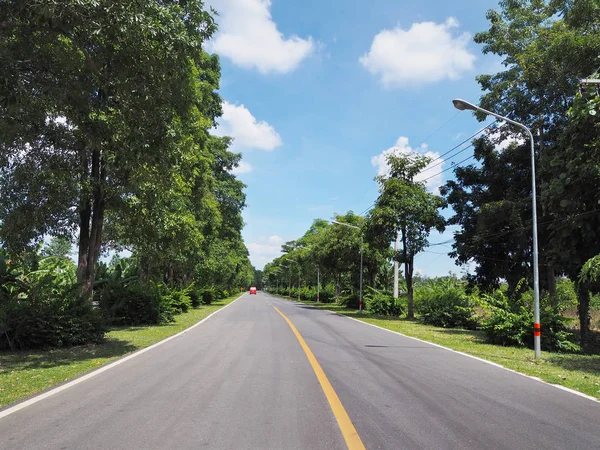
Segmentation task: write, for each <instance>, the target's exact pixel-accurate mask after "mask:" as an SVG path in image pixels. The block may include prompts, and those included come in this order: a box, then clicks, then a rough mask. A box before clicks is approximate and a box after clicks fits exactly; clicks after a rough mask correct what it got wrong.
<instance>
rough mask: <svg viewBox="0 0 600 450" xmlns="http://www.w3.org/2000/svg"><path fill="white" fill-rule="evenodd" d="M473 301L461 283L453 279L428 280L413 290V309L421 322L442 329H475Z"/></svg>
mask: <svg viewBox="0 0 600 450" xmlns="http://www.w3.org/2000/svg"><path fill="white" fill-rule="evenodd" d="M474 306H475V301H474V300H473V298H472V297H471V296H469V295H467V294H466V292H465V287H464V285H463V283H461V282H460V281H458V280H456V279H454V278H447V279H436V280H429V281H428V282H427V283H426V284H424V285H422V286H419V287H418V288H417V289H416V290H415V307H416V310H417V312H418V313H419V314H420V315H421V319H422V320H423V322H425V323H427V324H430V325H435V326H438V327H443V328H469V329H472V328H475V327H476V325H477V320H476V319H475V317H474V316H475V308H474Z"/></svg>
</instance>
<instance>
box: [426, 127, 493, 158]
mask: <svg viewBox="0 0 600 450" xmlns="http://www.w3.org/2000/svg"><path fill="white" fill-rule="evenodd" d="M496 122H498V120H494V121H493V122H492V123H490V124H489V125H487V126H485V127H483V128H481V129H480V130H479V131H477V132H475V133H473V134H472V135H471V136H469V137H468V138H466V139H465V140H464V141H462V142H461V143H460V144H458V145H456V146H454V147H452V148H451V149H450V150H448V151H447V152H446V153H442V154H441V155H440V156H438V157H437V158H435V159H433V160H431V161H430V162H429V164H431V163H434V162H436V161H437V160H439V159H441V158H443V157H444V156H446V155H447V154H448V153H451V152H453V151H454V150H456V149H457V148H458V147H460V146H461V145H463V144H464V143H466V142H469V141H470V140H471V139H473V138H474V137H475V136H477V135H478V134H480V133H482V132H483V131H485V130H487V129H488V128H490V127H491V126H492V125H494V124H495V123H496ZM467 148H468V147H467ZM427 168H429V165H428V166H427V167H425V169H427ZM425 169H424V170H425Z"/></svg>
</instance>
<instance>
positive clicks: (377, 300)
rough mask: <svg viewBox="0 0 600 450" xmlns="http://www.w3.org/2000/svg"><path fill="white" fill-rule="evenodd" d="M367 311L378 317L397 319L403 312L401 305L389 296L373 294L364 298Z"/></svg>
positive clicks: (380, 293)
mask: <svg viewBox="0 0 600 450" xmlns="http://www.w3.org/2000/svg"><path fill="white" fill-rule="evenodd" d="M366 307H367V310H368V311H369V312H370V313H372V314H377V315H379V316H394V317H398V316H400V315H402V313H403V312H404V311H403V309H402V305H401V304H400V302H398V301H397V299H394V297H393V296H392V295H390V294H385V293H382V292H373V293H372V294H368V295H367V296H366Z"/></svg>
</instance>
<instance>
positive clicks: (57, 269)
mask: <svg viewBox="0 0 600 450" xmlns="http://www.w3.org/2000/svg"><path fill="white" fill-rule="evenodd" d="M75 277H76V268H75V265H74V264H73V262H72V261H70V260H68V259H65V258H62V259H61V258H56V257H50V258H45V259H42V260H40V261H39V264H38V267H37V270H36V271H35V272H30V273H28V274H23V273H22V269H19V268H15V267H10V266H9V263H8V261H7V260H6V259H4V258H2V257H1V256H0V336H2V339H1V340H0V349H7V348H8V349H35V348H47V347H69V346H73V345H83V344H89V343H98V342H101V341H102V340H103V338H104V332H105V325H104V321H103V320H102V314H101V313H100V312H99V311H96V310H94V308H93V307H92V305H91V304H90V303H89V302H87V301H84V300H81V299H80V298H79V296H78V292H77V289H76V288H74V287H73V285H74V280H75Z"/></svg>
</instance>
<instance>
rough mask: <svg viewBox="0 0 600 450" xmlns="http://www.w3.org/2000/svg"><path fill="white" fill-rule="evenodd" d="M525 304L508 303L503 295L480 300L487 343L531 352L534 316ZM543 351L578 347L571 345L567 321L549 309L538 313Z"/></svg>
mask: <svg viewBox="0 0 600 450" xmlns="http://www.w3.org/2000/svg"><path fill="white" fill-rule="evenodd" d="M526 303H528V301H527V300H517V301H512V302H511V301H509V299H508V297H507V296H506V295H505V293H503V292H502V291H496V292H495V293H494V295H486V296H484V298H483V306H484V307H485V309H486V314H485V316H486V318H485V320H484V321H483V322H482V324H481V329H482V330H483V331H484V332H485V335H486V337H487V340H488V342H490V343H492V344H498V345H512V346H528V347H530V348H533V312H532V311H531V308H530V307H528V306H527V305H526ZM540 321H541V327H542V339H541V342H542V349H544V350H549V351H560V352H576V351H579V346H578V345H576V344H574V343H573V342H572V333H570V332H569V331H568V330H567V327H566V321H567V320H566V319H565V318H564V317H562V316H561V315H560V314H558V313H557V312H556V311H554V310H553V309H551V308H547V309H544V310H542V311H541V314H540Z"/></svg>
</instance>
